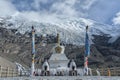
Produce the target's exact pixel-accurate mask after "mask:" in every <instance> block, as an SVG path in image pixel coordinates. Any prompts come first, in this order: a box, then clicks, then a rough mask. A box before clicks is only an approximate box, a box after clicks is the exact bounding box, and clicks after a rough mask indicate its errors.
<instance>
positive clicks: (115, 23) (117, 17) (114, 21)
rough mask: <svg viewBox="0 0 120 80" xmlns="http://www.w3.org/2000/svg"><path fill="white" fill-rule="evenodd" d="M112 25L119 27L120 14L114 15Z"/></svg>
mask: <svg viewBox="0 0 120 80" xmlns="http://www.w3.org/2000/svg"><path fill="white" fill-rule="evenodd" d="M112 21H113V23H114V25H120V12H118V13H117V14H116V17H114V18H113V20H112Z"/></svg>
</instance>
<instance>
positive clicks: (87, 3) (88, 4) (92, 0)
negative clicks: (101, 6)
mask: <svg viewBox="0 0 120 80" xmlns="http://www.w3.org/2000/svg"><path fill="white" fill-rule="evenodd" d="M96 1H97V0H84V1H82V2H81V7H82V8H83V9H85V10H88V9H90V8H91V6H92V5H93V4H94V3H95V2H96Z"/></svg>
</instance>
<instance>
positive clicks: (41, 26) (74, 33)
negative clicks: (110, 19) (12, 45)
mask: <svg viewBox="0 0 120 80" xmlns="http://www.w3.org/2000/svg"><path fill="white" fill-rule="evenodd" d="M0 23H4V25H2V24H1V25H2V27H5V28H8V29H17V30H18V32H20V33H21V34H24V33H25V32H30V31H31V26H32V25H33V26H34V27H35V29H36V34H38V35H39V34H51V35H56V34H57V33H60V36H61V37H60V38H61V41H63V42H66V43H72V44H75V45H83V44H84V38H85V27H86V25H88V26H89V35H90V38H93V37H92V36H91V35H93V34H94V35H107V36H109V37H112V38H111V39H110V40H109V42H114V41H115V40H116V39H117V38H118V37H119V34H120V27H117V26H110V25H105V24H101V23H98V22H96V21H93V20H90V19H85V18H78V19H76V18H59V17H58V18H57V20H56V21H55V20H53V21H52V19H51V21H47V22H46V21H45V22H43V21H42V20H41V21H39V22H35V21H31V20H28V19H26V18H24V17H23V16H11V17H7V18H1V19H0Z"/></svg>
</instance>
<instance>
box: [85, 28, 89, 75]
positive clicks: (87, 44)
mask: <svg viewBox="0 0 120 80" xmlns="http://www.w3.org/2000/svg"><path fill="white" fill-rule="evenodd" d="M89 55H90V43H89V36H88V26H86V36H85V55H84V75H88V57H89Z"/></svg>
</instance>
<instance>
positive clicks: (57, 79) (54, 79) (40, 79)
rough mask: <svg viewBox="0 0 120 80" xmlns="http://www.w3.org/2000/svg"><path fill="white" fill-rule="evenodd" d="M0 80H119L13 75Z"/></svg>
mask: <svg viewBox="0 0 120 80" xmlns="http://www.w3.org/2000/svg"><path fill="white" fill-rule="evenodd" d="M0 80H120V77H119V76H116V77H106V76H76V77H75V76H74V77H71V76H54V77H53V76H50V77H43V76H42V77H41V76H39V77H14V78H0Z"/></svg>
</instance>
